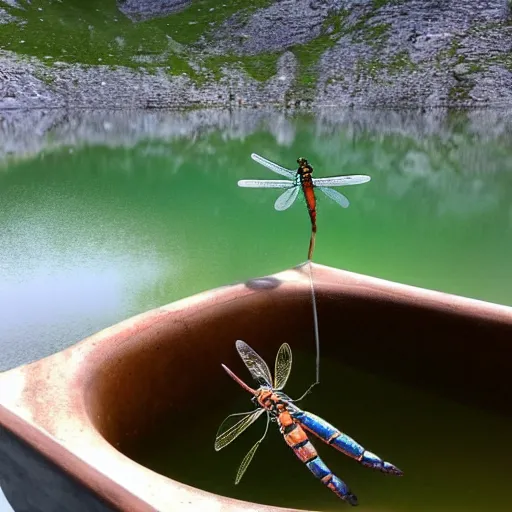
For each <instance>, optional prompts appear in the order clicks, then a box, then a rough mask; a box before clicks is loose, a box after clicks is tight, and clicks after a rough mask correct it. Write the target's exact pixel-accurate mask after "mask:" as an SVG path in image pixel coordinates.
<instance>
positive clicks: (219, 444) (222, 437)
mask: <svg viewBox="0 0 512 512" xmlns="http://www.w3.org/2000/svg"><path fill="white" fill-rule="evenodd" d="M264 412H265V409H254V411H250V412H238V413H235V414H230V415H229V416H228V417H227V418H226V419H225V420H224V421H223V422H222V423H221V424H220V427H219V430H217V435H216V436H215V445H214V446H215V451H216V452H218V451H219V450H222V448H224V447H225V446H227V445H228V444H229V443H231V442H232V441H234V440H235V439H236V438H237V437H238V436H239V435H240V434H241V433H242V432H244V431H245V430H246V429H247V428H248V427H250V426H251V425H252V424H253V423H254V422H255V421H256V420H257V419H258V418H259V417H260V416H261V415H262V414H263V413H264ZM235 416H243V418H242V419H241V420H239V421H238V422H236V423H235V424H234V425H231V426H230V424H231V423H232V421H233V420H232V419H231V418H234V417H235Z"/></svg>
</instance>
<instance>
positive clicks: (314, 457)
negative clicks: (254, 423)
mask: <svg viewBox="0 0 512 512" xmlns="http://www.w3.org/2000/svg"><path fill="white" fill-rule="evenodd" d="M278 421H279V425H280V427H281V433H282V434H283V436H284V440H285V441H286V443H287V444H288V446H290V447H291V449H292V450H293V451H294V452H295V455H297V457H298V458H299V459H300V460H301V461H302V462H304V463H305V464H306V466H307V467H308V469H309V470H310V471H311V472H312V473H313V474H314V475H315V476H316V477H317V478H318V479H320V480H321V481H322V483H323V484H325V485H326V486H327V487H329V489H331V491H333V492H334V493H335V494H336V495H337V496H339V497H340V498H341V499H343V500H345V501H347V502H348V503H350V504H351V505H357V497H356V496H355V495H354V494H352V493H351V492H350V490H349V488H348V487H347V484H345V482H343V481H342V480H340V479H339V478H338V477H337V476H336V475H333V474H332V472H331V471H330V470H329V468H328V467H327V466H326V465H325V463H324V462H323V460H322V459H321V458H320V457H319V456H318V453H317V452H316V450H315V447H314V446H313V445H312V444H311V442H310V441H309V439H308V436H307V435H306V433H305V432H304V429H303V428H302V427H301V426H300V425H299V424H298V423H296V422H295V421H293V419H292V417H291V416H290V413H289V412H288V411H287V410H284V411H282V412H281V413H280V414H279V416H278Z"/></svg>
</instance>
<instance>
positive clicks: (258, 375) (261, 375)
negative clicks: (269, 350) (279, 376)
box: [236, 340, 272, 388]
mask: <svg viewBox="0 0 512 512" xmlns="http://www.w3.org/2000/svg"><path fill="white" fill-rule="evenodd" d="M236 349H237V350H238V353H239V354H240V357H241V358H242V361H243V362H244V364H245V366H247V369H248V370H249V371H250V372H251V375H252V377H253V378H254V380H256V381H257V382H258V383H259V384H260V385H261V386H268V387H270V388H271V387H272V376H271V375H270V370H269V368H268V366H267V363H265V361H263V359H262V358H261V356H260V355H259V354H257V353H256V352H255V351H254V350H253V349H252V348H251V347H249V345H247V343H245V341H242V340H237V342H236Z"/></svg>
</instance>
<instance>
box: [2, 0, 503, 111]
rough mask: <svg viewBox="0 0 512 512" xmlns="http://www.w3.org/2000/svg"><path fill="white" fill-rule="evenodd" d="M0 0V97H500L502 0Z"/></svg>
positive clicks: (172, 101)
mask: <svg viewBox="0 0 512 512" xmlns="http://www.w3.org/2000/svg"><path fill="white" fill-rule="evenodd" d="M221 1H222V0H124V1H121V0H119V1H118V2H117V3H116V1H115V0H90V1H89V2H87V3H85V2H82V1H81V0H62V1H59V0H32V1H31V2H28V1H27V0H18V1H17V3H15V2H14V0H9V2H7V1H6V0H0V80H1V82H0V107H4V108H8V107H23V106H98V107H118V106H132V107H153V108H157V107H179V106H189V105H219V106H226V105H244V104H249V105H259V104H266V103H272V104H280V105H287V106H295V105H304V104H306V105H309V104H312V105H361V106H392V105H393V106H396V105H400V106H402V105H403V106H405V105H423V106H440V105H471V106H474V105H478V106H480V105H482V106H485V105H497V104H501V105H503V104H511V103H512V14H511V9H510V5H509V4H510V3H509V2H508V0H478V1H472V0H471V1H470V0H451V1H450V2H445V1H443V0H323V1H322V0H275V1H272V0H252V1H247V0H225V2H224V3H221Z"/></svg>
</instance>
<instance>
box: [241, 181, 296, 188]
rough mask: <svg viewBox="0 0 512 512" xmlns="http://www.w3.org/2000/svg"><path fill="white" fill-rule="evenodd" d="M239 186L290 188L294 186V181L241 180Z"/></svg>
mask: <svg viewBox="0 0 512 512" xmlns="http://www.w3.org/2000/svg"><path fill="white" fill-rule="evenodd" d="M238 186H239V187H246V188H288V187H292V186H293V181H287V180H240V181H239V182H238Z"/></svg>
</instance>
